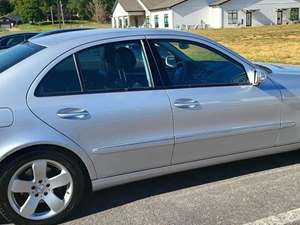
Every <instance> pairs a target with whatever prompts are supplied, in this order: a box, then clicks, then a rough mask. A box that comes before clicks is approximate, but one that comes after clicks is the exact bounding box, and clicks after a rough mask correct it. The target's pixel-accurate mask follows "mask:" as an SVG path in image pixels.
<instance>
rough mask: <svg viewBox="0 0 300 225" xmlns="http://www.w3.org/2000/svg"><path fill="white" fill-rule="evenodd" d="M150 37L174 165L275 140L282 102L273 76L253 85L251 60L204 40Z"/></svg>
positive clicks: (272, 142)
mask: <svg viewBox="0 0 300 225" xmlns="http://www.w3.org/2000/svg"><path fill="white" fill-rule="evenodd" d="M148 40H149V42H150V43H151V46H152V50H153V53H154V55H155V57H156V59H157V61H158V67H159V68H161V73H162V75H163V77H164V81H165V84H166V87H167V90H168V95H169V97H170V101H171V105H172V108H173V113H174V132H175V133H174V135H175V149H174V154H173V163H174V164H177V163H185V162H191V161H197V160H202V159H209V158H214V157H219V156H228V155H233V154H237V153H245V152H248V151H253V150H259V149H263V148H269V147H272V146H274V145H275V144H276V140H277V137H278V134H279V129H280V109H281V104H282V103H281V95H280V92H279V90H278V89H277V87H276V86H275V85H274V84H273V83H272V81H271V80H269V79H268V80H266V81H265V82H264V83H262V84H261V85H259V86H253V85H251V84H250V82H249V78H248V76H247V71H248V70H249V65H247V64H246V63H245V62H244V61H242V60H240V59H239V58H238V57H237V56H235V55H234V54H231V53H229V52H228V51H225V50H224V49H222V48H220V47H218V46H216V45H214V44H212V43H210V42H207V41H204V40H199V39H196V38H192V37H191V38H188V37H181V36H170V37H162V36H149V37H148ZM224 52H225V53H224Z"/></svg>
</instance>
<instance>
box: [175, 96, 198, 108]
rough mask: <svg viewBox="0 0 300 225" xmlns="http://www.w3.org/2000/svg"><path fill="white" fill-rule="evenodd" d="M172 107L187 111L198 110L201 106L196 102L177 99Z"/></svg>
mask: <svg viewBox="0 0 300 225" xmlns="http://www.w3.org/2000/svg"><path fill="white" fill-rule="evenodd" d="M174 106H175V107H177V108H179V109H188V110H199V109H201V104H200V103H199V102H198V101H197V100H193V99H189V98H181V99H177V100H176V101H175V102H174Z"/></svg>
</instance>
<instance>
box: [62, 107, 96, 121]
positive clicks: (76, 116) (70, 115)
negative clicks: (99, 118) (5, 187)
mask: <svg viewBox="0 0 300 225" xmlns="http://www.w3.org/2000/svg"><path fill="white" fill-rule="evenodd" d="M57 116H58V117H60V118H62V119H66V120H87V119H90V118H91V115H90V114H89V112H88V111H86V110H85V109H80V108H64V109H61V110H59V111H58V112H57Z"/></svg>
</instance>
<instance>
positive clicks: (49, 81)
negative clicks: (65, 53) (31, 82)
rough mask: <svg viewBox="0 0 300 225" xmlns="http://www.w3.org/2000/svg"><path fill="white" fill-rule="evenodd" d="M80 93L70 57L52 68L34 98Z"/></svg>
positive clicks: (78, 82) (76, 75) (75, 71)
mask: <svg viewBox="0 0 300 225" xmlns="http://www.w3.org/2000/svg"><path fill="white" fill-rule="evenodd" d="M80 92H81V87H80V81H79V78H78V74H77V70H76V66H75V62H74V60H73V56H70V57H68V58H66V59H65V60H63V61H62V62H60V63H59V64H57V65H56V66H55V67H54V68H52V69H51V70H50V71H49V72H48V73H47V75H46V76H45V77H44V78H43V79H42V81H41V82H40V84H39V86H38V87H37V89H36V91H35V96H37V97H46V96H57V95H70V94H77V93H80Z"/></svg>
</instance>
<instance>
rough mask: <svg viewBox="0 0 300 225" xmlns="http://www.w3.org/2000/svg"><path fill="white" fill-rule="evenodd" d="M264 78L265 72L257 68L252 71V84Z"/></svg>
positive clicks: (259, 82)
mask: <svg viewBox="0 0 300 225" xmlns="http://www.w3.org/2000/svg"><path fill="white" fill-rule="evenodd" d="M266 79H267V74H266V72H264V71H263V70H260V69H257V70H256V71H255V72H254V82H253V85H254V86H258V85H260V84H261V83H263V82H264V81H265V80H266Z"/></svg>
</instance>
